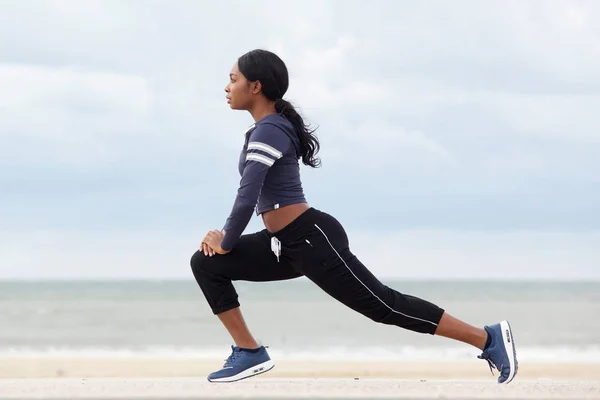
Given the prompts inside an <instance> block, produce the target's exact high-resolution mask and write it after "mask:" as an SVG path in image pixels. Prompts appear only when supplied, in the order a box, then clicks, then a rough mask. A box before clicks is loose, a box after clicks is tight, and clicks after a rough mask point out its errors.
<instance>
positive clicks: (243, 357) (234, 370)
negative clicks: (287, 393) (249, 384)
mask: <svg viewBox="0 0 600 400" xmlns="http://www.w3.org/2000/svg"><path fill="white" fill-rule="evenodd" d="M274 366H275V364H274V363H273V361H271V357H269V354H268V353H267V349H265V347H264V346H260V347H259V349H258V351H256V352H251V351H247V350H242V349H240V348H239V347H237V346H231V355H230V356H229V357H228V358H227V360H225V364H224V365H223V368H222V369H220V370H219V371H216V372H213V373H212V374H210V375H208V381H209V382H235V381H239V380H241V379H245V378H249V377H251V376H254V375H258V374H262V373H264V372H267V371H269V370H271V369H272V368H273V367H274Z"/></svg>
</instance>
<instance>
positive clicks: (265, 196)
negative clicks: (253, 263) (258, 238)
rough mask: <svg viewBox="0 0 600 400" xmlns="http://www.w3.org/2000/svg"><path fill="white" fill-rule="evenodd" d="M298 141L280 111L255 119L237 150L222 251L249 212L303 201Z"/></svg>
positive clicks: (238, 232)
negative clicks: (234, 193)
mask: <svg viewBox="0 0 600 400" xmlns="http://www.w3.org/2000/svg"><path fill="white" fill-rule="evenodd" d="M300 157H301V150H300V141H299V139H298V135H297V134H296V131H295V129H294V126H293V125H292V124H291V123H290V122H289V121H288V120H287V119H286V118H285V117H284V116H283V115H281V114H270V115H267V116H266V117H264V118H262V119H260V120H259V121H257V122H256V123H255V124H254V126H253V127H251V128H250V129H249V130H248V132H246V138H245V142H244V147H243V148H242V151H241V153H240V158H239V163H238V170H239V173H240V175H241V180H240V185H239V188H238V191H237V196H236V198H235V201H234V203H233V207H232V209H231V213H230V215H229V218H227V221H226V222H225V225H224V227H223V229H224V230H225V237H224V238H223V241H222V243H221V248H222V249H223V250H226V251H229V250H231V249H233V247H234V246H235V243H236V242H237V240H238V239H239V237H240V236H241V235H242V233H243V231H244V230H245V229H246V226H247V225H248V222H250V218H251V217H252V213H253V211H254V210H256V214H257V215H260V214H262V213H263V212H265V211H268V210H273V209H276V208H279V207H284V206H287V205H290V204H295V203H301V202H305V201H306V200H305V197H304V192H303V189H302V182H301V180H300V164H299V159H300Z"/></svg>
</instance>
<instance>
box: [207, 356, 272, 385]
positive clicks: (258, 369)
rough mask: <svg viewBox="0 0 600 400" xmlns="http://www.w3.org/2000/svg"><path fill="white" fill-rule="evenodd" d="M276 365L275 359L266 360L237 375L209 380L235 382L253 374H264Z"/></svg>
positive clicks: (210, 380)
mask: <svg viewBox="0 0 600 400" xmlns="http://www.w3.org/2000/svg"><path fill="white" fill-rule="evenodd" d="M274 366H275V363H274V362H273V360H269V361H265V362H264V363H261V364H258V365H255V366H254V367H251V368H248V369H246V370H244V371H242V372H240V373H238V374H236V375H233V376H227V377H224V378H217V379H208V381H209V382H235V381H239V380H242V379H246V378H250V377H251V376H255V375H259V374H264V373H265V372H267V371H270V370H272V369H273V367H274Z"/></svg>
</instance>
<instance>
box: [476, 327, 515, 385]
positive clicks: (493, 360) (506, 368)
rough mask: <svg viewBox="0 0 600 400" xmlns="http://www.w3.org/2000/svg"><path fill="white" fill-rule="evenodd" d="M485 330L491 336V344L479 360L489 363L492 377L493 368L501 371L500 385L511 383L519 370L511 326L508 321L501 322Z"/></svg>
mask: <svg viewBox="0 0 600 400" xmlns="http://www.w3.org/2000/svg"><path fill="white" fill-rule="evenodd" d="M484 329H485V331H486V332H487V333H488V335H490V338H491V342H490V344H489V346H488V347H487V348H486V349H485V350H484V351H483V353H481V355H479V356H477V358H480V359H482V360H486V361H487V362H488V364H489V365H490V371H492V375H493V374H494V370H493V369H492V366H494V367H495V368H496V369H497V370H498V371H500V376H499V377H498V383H509V382H510V381H512V380H513V378H514V377H515V375H517V370H518V369H519V363H518V361H517V352H516V350H515V341H514V339H513V335H512V330H511V329H510V324H509V323H508V321H501V322H500V323H498V324H494V325H490V326H487V325H486V326H485V327H484Z"/></svg>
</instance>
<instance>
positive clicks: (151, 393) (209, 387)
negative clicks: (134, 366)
mask: <svg viewBox="0 0 600 400" xmlns="http://www.w3.org/2000/svg"><path fill="white" fill-rule="evenodd" d="M0 393H1V396H2V397H1V398H3V399H7V398H8V399H34V398H35V399H37V398H44V399H63V398H70V399H173V400H174V399H234V398H248V399H304V398H312V399H348V398H351V399H385V398H394V399H439V398H445V399H501V398H502V399H506V398H509V399H600V382H598V381H596V382H593V381H555V380H538V381H536V380H522V381H518V382H514V381H513V383H511V384H510V385H498V384H496V383H494V382H491V381H480V380H436V379H434V380H403V379H373V378H371V379H358V380H356V379H334V378H323V379H311V378H296V379H285V378H259V377H254V378H251V379H247V380H244V381H240V382H236V383H225V384H223V383H221V384H214V383H213V384H211V383H208V382H207V381H206V380H203V379H193V378H156V379H148V378H92V379H84V378H82V379H75V378H66V379H33V380H31V379H24V380H0Z"/></svg>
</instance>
